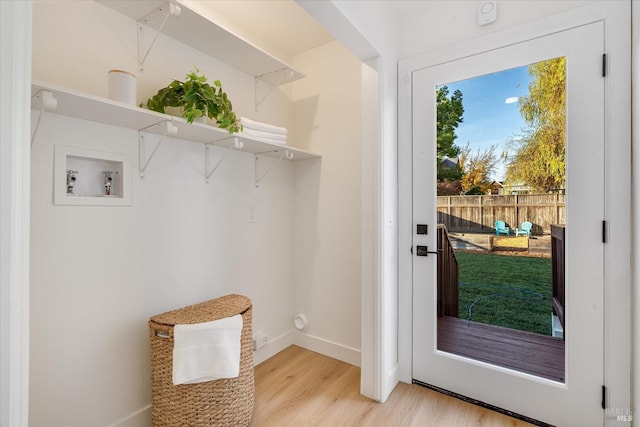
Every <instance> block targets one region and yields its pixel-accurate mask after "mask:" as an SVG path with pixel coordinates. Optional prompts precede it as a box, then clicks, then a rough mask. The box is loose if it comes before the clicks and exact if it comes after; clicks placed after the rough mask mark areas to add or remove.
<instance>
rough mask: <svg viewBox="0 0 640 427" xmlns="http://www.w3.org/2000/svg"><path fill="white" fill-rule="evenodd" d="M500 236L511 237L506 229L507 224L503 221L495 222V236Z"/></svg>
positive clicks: (507, 228) (509, 231)
mask: <svg viewBox="0 0 640 427" xmlns="http://www.w3.org/2000/svg"><path fill="white" fill-rule="evenodd" d="M500 234H506V235H507V236H510V235H511V230H509V227H507V224H505V223H504V221H496V236H499V235H500Z"/></svg>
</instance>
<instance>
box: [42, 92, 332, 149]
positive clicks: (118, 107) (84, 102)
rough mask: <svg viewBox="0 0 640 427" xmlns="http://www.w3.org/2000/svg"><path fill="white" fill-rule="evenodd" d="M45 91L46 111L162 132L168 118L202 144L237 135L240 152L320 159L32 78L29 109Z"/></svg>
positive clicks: (186, 136)
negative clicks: (49, 106)
mask: <svg viewBox="0 0 640 427" xmlns="http://www.w3.org/2000/svg"><path fill="white" fill-rule="evenodd" d="M42 90H44V91H48V92H51V93H52V94H53V97H54V98H55V99H56V100H57V106H56V107H55V109H54V110H47V111H48V112H49V113H54V114H61V115H63V116H69V117H75V118H79V119H83V120H89V121H93V122H97V123H104V124H108V125H113V126H119V127H123V128H127V129H134V130H144V131H145V132H149V133H155V134H159V135H161V134H163V132H164V131H165V129H166V128H165V127H163V126H155V125H158V124H162V123H164V122H167V121H170V122H171V123H172V124H173V125H174V126H175V127H176V128H177V129H178V133H177V135H175V136H174V137H175V138H179V139H185V140H188V141H194V142H199V143H203V144H212V145H217V146H222V147H228V146H229V145H230V144H231V143H232V142H230V141H231V139H230V138H234V137H235V138H238V140H239V141H241V142H242V143H243V144H244V148H243V149H242V151H246V152H249V153H254V154H262V155H265V156H270V157H275V158H279V157H281V151H282V150H288V152H289V153H291V154H293V160H303V159H312V158H319V157H320V155H318V154H315V153H311V152H309V151H305V150H301V149H299V148H295V147H292V146H290V145H287V144H277V143H272V142H265V141H261V140H260V139H259V138H253V137H247V136H244V135H243V134H229V132H228V131H227V130H225V129H220V128H217V127H214V126H209V125H207V124H204V123H187V121H186V120H185V119H183V118H182V117H175V116H170V115H167V114H162V113H157V112H155V111H151V110H146V109H143V108H138V107H134V106H131V105H127V104H123V103H121V102H118V101H112V100H111V99H106V98H101V97H99V96H94V95H88V94H85V93H81V92H78V91H74V90H72V89H67V88H63V87H60V86H56V85H52V84H49V83H43V82H37V81H33V82H32V84H31V96H32V98H31V99H32V108H33V109H40V108H41V104H40V102H41V98H42V97H41V96H38V95H39V94H40V93H41V92H40V91H42Z"/></svg>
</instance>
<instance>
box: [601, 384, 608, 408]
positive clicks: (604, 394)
mask: <svg viewBox="0 0 640 427" xmlns="http://www.w3.org/2000/svg"><path fill="white" fill-rule="evenodd" d="M602 409H607V387H605V386H604V385H603V386H602Z"/></svg>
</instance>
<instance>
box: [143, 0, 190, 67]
mask: <svg viewBox="0 0 640 427" xmlns="http://www.w3.org/2000/svg"><path fill="white" fill-rule="evenodd" d="M180 13H181V9H180V6H178V5H177V4H175V3H171V2H169V3H167V4H165V5H162V6H159V7H157V8H156V9H154V10H152V11H151V12H149V13H148V14H146V15H145V16H144V17H143V18H141V19H140V20H139V21H138V22H136V26H137V27H138V68H139V69H140V71H144V61H146V60H147V56H149V52H151V48H153V45H154V44H155V43H156V40H157V39H158V36H159V35H160V33H161V32H162V29H163V28H164V26H165V24H166V23H167V20H168V19H169V16H172V15H173V16H180ZM158 17H161V19H162V22H161V23H160V25H159V26H158V29H157V30H155V34H154V35H153V40H151V43H149V47H148V48H147V49H146V50H145V48H144V25H147V26H149V27H151V28H153V26H152V25H151V21H153V20H156V19H159V18H158ZM142 24H144V25H142Z"/></svg>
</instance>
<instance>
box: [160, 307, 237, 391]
mask: <svg viewBox="0 0 640 427" xmlns="http://www.w3.org/2000/svg"><path fill="white" fill-rule="evenodd" d="M241 333H242V316H241V315H239V314H237V315H235V316H232V317H227V318H224V319H220V320H213V321H211V322H204V323H195V324H191V325H175V326H174V329H173V336H174V341H173V375H172V377H173V384H174V385H177V384H194V383H200V382H205V381H213V380H217V379H219V378H235V377H237V376H238V375H239V374H240V335H241Z"/></svg>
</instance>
